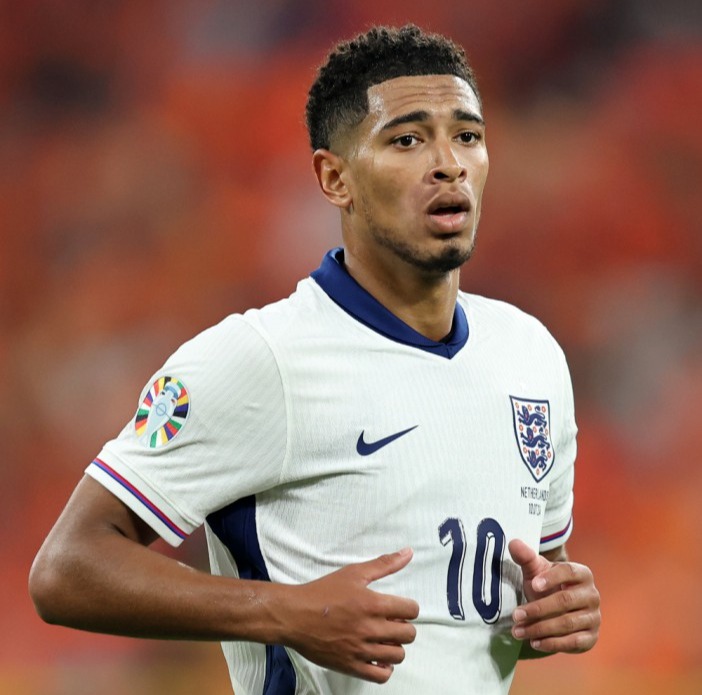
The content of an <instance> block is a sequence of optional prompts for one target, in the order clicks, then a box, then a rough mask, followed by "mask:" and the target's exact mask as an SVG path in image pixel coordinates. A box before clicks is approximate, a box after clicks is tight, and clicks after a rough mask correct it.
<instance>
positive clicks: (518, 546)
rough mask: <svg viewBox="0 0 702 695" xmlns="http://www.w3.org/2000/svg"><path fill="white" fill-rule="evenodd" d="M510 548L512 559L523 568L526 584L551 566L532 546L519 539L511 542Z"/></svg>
mask: <svg viewBox="0 0 702 695" xmlns="http://www.w3.org/2000/svg"><path fill="white" fill-rule="evenodd" d="M508 548H509V554H510V555H511V556H512V559H513V560H514V561H515V562H516V563H517V564H518V565H519V566H520V567H521V568H522V575H523V576H524V581H525V582H530V581H531V580H532V579H534V577H536V576H537V575H539V574H540V573H541V572H543V571H544V570H545V569H548V568H549V567H550V566H551V563H550V562H549V561H548V560H546V558H544V557H541V555H539V554H538V553H537V552H536V551H535V550H534V549H533V548H532V547H531V546H528V545H527V544H526V543H525V542H524V541H521V540H519V539H518V538H515V539H514V540H511V541H510V542H509V545H508Z"/></svg>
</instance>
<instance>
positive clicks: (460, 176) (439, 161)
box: [429, 142, 467, 183]
mask: <svg viewBox="0 0 702 695" xmlns="http://www.w3.org/2000/svg"><path fill="white" fill-rule="evenodd" d="M429 176H430V178H431V180H432V182H434V183H440V182H443V183H445V182H452V181H463V180H464V179H465V178H466V176H467V171H466V168H465V166H464V165H463V164H462V163H461V161H460V160H459V159H458V157H456V153H455V152H454V150H453V147H452V146H451V143H448V142H440V143H437V144H436V148H435V155H434V166H433V167H432V168H431V170H430V171H429Z"/></svg>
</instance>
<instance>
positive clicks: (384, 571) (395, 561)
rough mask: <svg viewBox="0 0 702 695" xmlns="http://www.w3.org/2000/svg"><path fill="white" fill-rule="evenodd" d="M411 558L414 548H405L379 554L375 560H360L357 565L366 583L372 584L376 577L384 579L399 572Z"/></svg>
mask: <svg viewBox="0 0 702 695" xmlns="http://www.w3.org/2000/svg"><path fill="white" fill-rule="evenodd" d="M411 559H412V549H411V548H403V549H402V550H398V551H397V552H396V553H387V554H386V555H379V556H378V557H376V558H374V559H373V560H367V561H366V562H359V563H358V564H357V565H356V567H357V569H358V570H359V572H360V575H361V577H362V578H363V580H364V581H365V582H366V584H370V583H371V582H374V581H375V580H376V579H382V578H383V577H387V576H388V575H390V574H395V572H399V571H400V570H401V569H402V568H403V567H406V566H407V565H408V563H409V561H410V560H411Z"/></svg>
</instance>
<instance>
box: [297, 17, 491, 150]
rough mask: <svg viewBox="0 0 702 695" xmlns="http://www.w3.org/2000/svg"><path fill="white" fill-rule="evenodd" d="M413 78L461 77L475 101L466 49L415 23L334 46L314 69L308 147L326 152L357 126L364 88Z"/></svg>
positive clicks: (363, 107) (364, 99)
mask: <svg viewBox="0 0 702 695" xmlns="http://www.w3.org/2000/svg"><path fill="white" fill-rule="evenodd" d="M414 75H455V76H456V77H460V78H462V79H464V80H465V81H466V82H467V83H468V84H469V85H470V87H471V88H472V90H473V91H474V92H475V95H476V97H477V98H478V102H480V94H479V92H478V86H477V84H476V80H475V75H474V73H473V70H472V68H471V67H470V65H469V64H468V60H467V59H466V54H465V51H464V50H463V49H462V48H461V47H460V46H458V45H457V44H455V43H454V42H453V41H451V39H448V38H446V37H445V36H441V35H440V34H430V33H425V32H424V31H422V30H421V29H420V28H419V27H417V26H415V25H414V24H407V25H405V26H403V27H400V28H395V27H384V26H379V27H373V28H372V29H371V30H370V31H368V32H366V33H365V34H359V35H358V36H356V37H355V38H353V39H351V40H350V41H344V42H342V43H339V44H337V45H336V46H335V47H334V49H333V50H332V51H331V53H330V54H329V56H328V57H327V60H326V62H325V63H324V64H323V65H322V66H321V67H320V68H319V71H318V73H317V78H316V80H315V81H314V83H313V84H312V86H311V87H310V90H309V93H308V98H307V108H306V110H305V115H306V120H307V130H308V132H309V136H310V144H311V145H312V149H313V150H317V149H320V148H324V149H331V145H332V140H333V139H334V136H335V135H336V134H337V133H338V131H339V129H341V128H350V127H353V126H355V125H358V123H360V122H361V121H362V120H363V119H364V118H365V116H367V115H368V88H369V87H372V86H373V85H376V84H380V83H381V82H385V81H386V80H391V79H393V78H395V77H406V76H414Z"/></svg>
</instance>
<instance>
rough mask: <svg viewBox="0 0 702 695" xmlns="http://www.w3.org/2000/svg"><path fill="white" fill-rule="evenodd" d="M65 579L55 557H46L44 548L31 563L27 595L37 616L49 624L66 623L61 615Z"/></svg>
mask: <svg viewBox="0 0 702 695" xmlns="http://www.w3.org/2000/svg"><path fill="white" fill-rule="evenodd" d="M65 585H66V579H65V577H64V576H63V572H62V571H61V569H60V563H58V562H57V561H56V559H52V558H51V557H47V553H46V552H45V549H43V548H42V550H40V551H39V554H38V555H37V556H36V558H35V559H34V562H33V563H32V568H31V569H30V571H29V585H28V588H29V596H30V598H31V599H32V602H33V603H34V609H35V610H36V612H37V614H38V615H39V617H40V618H41V619H42V620H43V621H44V622H46V623H49V624H51V625H61V624H66V620H65V617H63V616H62V610H61V608H62V606H63V604H64V601H63V600H62V597H63V596H65V594H66V588H65Z"/></svg>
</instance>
